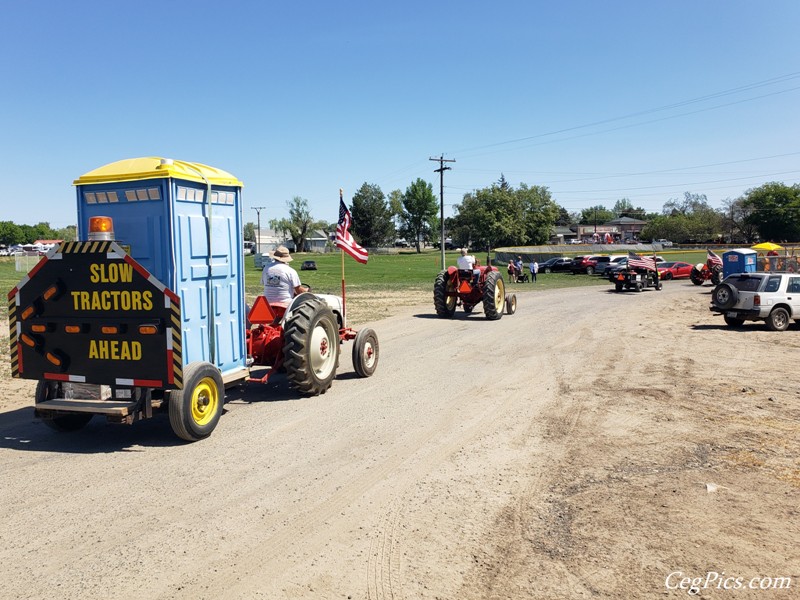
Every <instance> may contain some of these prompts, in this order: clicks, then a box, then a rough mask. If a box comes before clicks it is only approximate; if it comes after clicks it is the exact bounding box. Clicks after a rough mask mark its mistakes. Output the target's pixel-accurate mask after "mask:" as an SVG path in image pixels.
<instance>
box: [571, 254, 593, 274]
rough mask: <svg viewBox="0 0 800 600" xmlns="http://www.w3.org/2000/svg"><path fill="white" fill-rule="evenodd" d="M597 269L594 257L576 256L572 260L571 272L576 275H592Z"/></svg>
mask: <svg viewBox="0 0 800 600" xmlns="http://www.w3.org/2000/svg"><path fill="white" fill-rule="evenodd" d="M596 268H597V260H596V257H595V256H594V255H591V256H589V255H587V256H576V257H575V258H573V259H572V264H571V265H570V270H571V271H572V273H573V274H574V275H577V274H578V273H587V274H589V275H591V274H592V273H594V272H595V269H596Z"/></svg>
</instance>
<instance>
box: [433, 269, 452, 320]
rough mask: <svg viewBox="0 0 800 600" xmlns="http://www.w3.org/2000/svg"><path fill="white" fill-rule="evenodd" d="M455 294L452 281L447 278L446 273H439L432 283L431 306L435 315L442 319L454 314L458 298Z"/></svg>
mask: <svg viewBox="0 0 800 600" xmlns="http://www.w3.org/2000/svg"><path fill="white" fill-rule="evenodd" d="M455 292H456V286H455V283H454V281H453V279H452V278H450V277H448V275H447V271H441V272H440V273H439V274H438V275H437V276H436V281H434V283H433V306H434V307H435V308H436V314H437V315H439V316H440V317H442V318H443V319H450V318H452V316H453V315H454V314H455V312H456V302H457V301H458V298H457V297H456V296H455Z"/></svg>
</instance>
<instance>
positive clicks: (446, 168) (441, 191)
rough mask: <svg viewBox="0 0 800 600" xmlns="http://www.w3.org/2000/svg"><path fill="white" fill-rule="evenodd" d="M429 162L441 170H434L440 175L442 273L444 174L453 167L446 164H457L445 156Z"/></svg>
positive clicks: (443, 266) (443, 264)
mask: <svg viewBox="0 0 800 600" xmlns="http://www.w3.org/2000/svg"><path fill="white" fill-rule="evenodd" d="M428 160H435V161H436V162H438V163H439V168H438V169H436V170H434V171H433V172H434V173H438V174H439V205H440V209H441V211H440V214H441V217H440V220H441V226H442V237H441V239H440V241H439V245H440V246H441V248H442V271H444V269H445V262H444V172H445V171H449V170H450V169H451V168H452V167H445V166H444V163H446V162H452V163H454V162H456V161H455V159H454V158H451V159H445V157H444V154H442V155H441V156H439V158H429V159H428Z"/></svg>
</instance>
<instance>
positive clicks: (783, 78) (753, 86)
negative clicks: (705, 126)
mask: <svg viewBox="0 0 800 600" xmlns="http://www.w3.org/2000/svg"><path fill="white" fill-rule="evenodd" d="M799 77H800V72H794V73H788V74H786V75H781V76H778V77H773V78H771V79H765V80H762V81H759V82H755V83H751V84H745V85H743V86H739V87H736V88H731V89H729V90H723V91H721V92H715V93H712V94H707V95H705V96H699V97H697V98H692V99H689V100H682V101H679V102H675V103H673V104H667V105H665V106H661V107H656V108H649V109H645V110H641V111H637V112H633V113H629V114H627V115H621V116H618V117H611V118H608V119H601V120H599V121H593V122H590V123H584V124H582V125H575V126H572V127H565V128H562V129H557V130H554V131H548V132H544V133H538V134H534V135H530V136H526V137H521V138H516V139H512V140H505V141H502V142H495V143H492V144H484V145H482V146H474V147H472V148H464V149H461V150H456V151H455V152H453V154H465V153H467V152H473V151H475V150H483V149H486V148H495V147H497V146H505V145H509V144H518V143H520V142H525V141H529V140H534V139H537V138H542V137H547V136H552V135H558V134H560V133H567V132H570V131H576V130H579V129H586V128H589V127H596V126H598V125H605V124H607V123H613V122H615V121H622V120H625V119H632V118H634V117H639V116H643V115H647V114H652V113H656V112H662V111H665V110H671V109H673V108H679V107H681V106H687V105H689V104H695V103H699V102H706V101H708V100H712V99H714V98H719V97H722V96H728V95H732V94H737V93H741V92H744V91H749V90H752V89H757V88H759V87H764V86H768V85H775V84H777V83H784V82H787V81H791V80H792V79H797V78H799ZM797 89H800V88H798V87H795V88H790V89H788V90H779V91H777V92H772V93H770V94H764V95H762V96H756V97H754V98H746V99H744V100H739V101H736V102H732V103H728V104H722V105H718V106H712V107H709V108H704V109H700V110H698V111H691V112H688V113H681V114H678V115H672V116H669V117H663V118H662V119H655V120H651V121H644V122H641V123H634V124H632V125H626V126H623V127H618V128H612V129H606V130H603V131H599V132H595V133H591V134H584V135H582V136H574V137H572V138H564V139H574V138H575V137H585V136H586V135H597V134H598V133H606V132H608V131H616V130H617V129H624V128H627V127H635V126H636V125H644V124H647V123H653V122H656V121H661V120H665V119H671V118H676V117H679V116H685V115H689V114H695V113H697V112H704V111H708V110H712V109H716V108H722V107H725V106H731V105H733V104H739V103H741V102H748V101H751V100H756V99H760V98H766V97H768V96H773V95H777V94H782V93H786V92H789V91H794V90H797ZM564 139H562V140H553V141H564ZM545 143H553V142H552V141H551V142H545Z"/></svg>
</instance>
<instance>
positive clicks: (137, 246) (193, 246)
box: [73, 157, 247, 382]
mask: <svg viewBox="0 0 800 600" xmlns="http://www.w3.org/2000/svg"><path fill="white" fill-rule="evenodd" d="M73 183H74V185H75V186H76V189H77V201H78V238H79V239H87V232H88V224H89V219H90V218H91V217H96V216H108V217H111V218H112V220H113V224H114V234H115V236H114V237H115V240H116V241H117V242H118V243H119V244H120V245H121V246H122V247H123V248H125V249H126V251H128V252H129V253H130V255H131V257H132V258H134V259H135V260H136V261H138V262H139V263H140V264H141V265H142V266H144V267H145V268H146V269H147V270H148V271H149V272H150V273H151V274H152V275H154V276H155V277H156V278H157V279H158V280H159V281H161V282H162V283H163V284H164V285H166V286H167V287H168V288H170V290H172V291H173V292H174V293H175V294H176V295H177V296H178V298H180V302H181V332H182V343H183V355H182V357H183V358H182V360H183V366H184V367H185V366H186V365H187V364H189V363H192V362H195V361H205V362H210V363H212V364H214V365H216V366H217V367H218V368H219V370H220V371H221V373H222V376H223V380H224V381H226V382H228V381H234V380H237V379H242V378H244V377H245V376H246V373H247V368H246V358H247V357H246V349H245V334H244V322H245V314H244V313H245V302H244V257H243V254H242V245H243V240H242V204H241V203H242V187H243V184H242V182H241V181H239V180H238V179H237V178H236V177H234V176H233V175H231V174H230V173H227V172H225V171H222V170H220V169H216V168H214V167H209V166H207V165H203V164H200V163H191V162H184V161H180V160H172V159H166V158H158V157H146V158H133V159H127V160H121V161H117V162H114V163H110V164H108V165H105V166H103V167H100V168H98V169H95V170H93V171H90V172H88V173H86V174H85V175H82V176H81V177H79V178H78V179H76V180H75V181H74V182H73Z"/></svg>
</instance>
